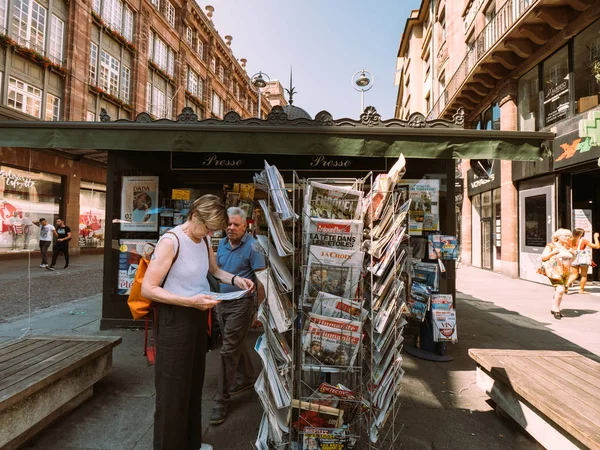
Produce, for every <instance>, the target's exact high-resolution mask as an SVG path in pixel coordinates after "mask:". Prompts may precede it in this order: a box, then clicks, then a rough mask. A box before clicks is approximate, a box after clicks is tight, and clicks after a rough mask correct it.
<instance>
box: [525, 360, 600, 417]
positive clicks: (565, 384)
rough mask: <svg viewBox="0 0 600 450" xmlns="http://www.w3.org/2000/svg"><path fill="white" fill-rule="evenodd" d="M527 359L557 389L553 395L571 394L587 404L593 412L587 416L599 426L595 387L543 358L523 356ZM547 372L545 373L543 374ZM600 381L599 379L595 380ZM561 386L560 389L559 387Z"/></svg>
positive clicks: (599, 406) (598, 395)
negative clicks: (590, 387) (589, 385)
mask: <svg viewBox="0 0 600 450" xmlns="http://www.w3.org/2000/svg"><path fill="white" fill-rule="evenodd" d="M525 359H526V360H528V362H529V364H528V365H527V366H528V367H529V366H530V365H535V366H537V367H538V368H539V369H538V370H536V372H538V371H539V373H540V375H541V376H544V377H545V378H546V379H547V380H548V383H552V384H553V385H555V386H556V387H557V389H559V390H558V391H557V392H554V393H553V395H554V396H555V397H557V398H560V397H561V396H567V397H568V396H573V398H574V399H577V400H578V401H580V402H581V403H582V404H585V405H587V406H589V407H590V408H591V409H592V410H593V411H595V414H594V415H592V416H588V418H591V419H592V421H595V422H597V426H599V427H600V391H599V390H598V389H597V388H596V389H593V388H592V389H589V387H588V386H587V383H585V382H584V381H582V380H581V378H578V377H577V376H575V375H573V374H572V373H570V372H568V371H561V370H560V369H559V368H558V366H557V365H555V364H553V363H552V362H551V361H547V360H545V359H543V358H525ZM544 372H547V374H544ZM597 381H598V382H600V380H597ZM561 388H562V389H561Z"/></svg>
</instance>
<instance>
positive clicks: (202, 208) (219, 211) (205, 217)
mask: <svg viewBox="0 0 600 450" xmlns="http://www.w3.org/2000/svg"><path fill="white" fill-rule="evenodd" d="M194 217H195V218H197V219H198V220H201V221H202V222H204V224H205V225H206V226H207V227H209V228H211V229H213V230H222V229H224V228H226V227H227V211H226V209H225V205H224V204H223V201H222V200H221V199H220V198H219V197H217V196H216V195H212V194H206V195H203V196H202V197H200V198H199V199H197V200H196V201H195V202H194V203H192V206H190V211H189V213H188V220H192V219H193V218H194Z"/></svg>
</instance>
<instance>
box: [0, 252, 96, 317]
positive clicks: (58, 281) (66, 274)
mask: <svg viewBox="0 0 600 450" xmlns="http://www.w3.org/2000/svg"><path fill="white" fill-rule="evenodd" d="M102 263H103V256H102V255H84V256H80V257H72V258H71V261H70V264H69V268H68V269H63V266H64V259H63V257H62V255H61V257H59V260H58V263H57V265H56V267H57V269H56V270H55V271H54V272H52V271H49V270H46V269H42V268H40V267H39V260H38V259H37V258H35V259H32V260H31V262H30V263H29V261H28V260H27V259H19V260H14V261H0V285H1V286H2V288H1V289H0V323H1V322H5V319H6V318H8V317H13V316H19V315H23V314H27V313H28V311H29V298H31V312H32V313H33V312H35V311H39V310H41V309H44V308H48V307H51V306H56V305H60V304H63V303H66V302H69V301H71V300H76V299H80V298H83V297H89V296H92V295H95V294H99V293H101V292H102V276H103V269H102ZM28 264H30V267H31V273H29V271H28V267H27V266H28Z"/></svg>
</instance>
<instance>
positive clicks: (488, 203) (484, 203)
mask: <svg viewBox="0 0 600 450" xmlns="http://www.w3.org/2000/svg"><path fill="white" fill-rule="evenodd" d="M481 217H492V192H491V191H487V192H483V193H482V194H481Z"/></svg>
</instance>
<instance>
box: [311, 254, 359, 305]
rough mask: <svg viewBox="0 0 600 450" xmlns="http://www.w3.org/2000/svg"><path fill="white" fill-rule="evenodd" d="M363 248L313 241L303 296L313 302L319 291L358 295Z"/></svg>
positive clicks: (344, 295) (344, 296)
mask: <svg viewBox="0 0 600 450" xmlns="http://www.w3.org/2000/svg"><path fill="white" fill-rule="evenodd" d="M363 258H364V252H361V251H351V250H338V249H332V248H330V247H321V246H318V245H312V246H311V247H310V249H309V255H308V266H307V271H306V277H305V281H304V290H303V295H304V296H303V298H304V300H305V302H307V303H311V304H312V303H313V300H314V299H315V298H316V297H317V294H318V293H319V292H325V293H326V294H333V295H337V296H339V297H343V298H347V299H353V298H355V294H356V289H357V287H358V281H359V279H360V275H361V271H362V264H363Z"/></svg>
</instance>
